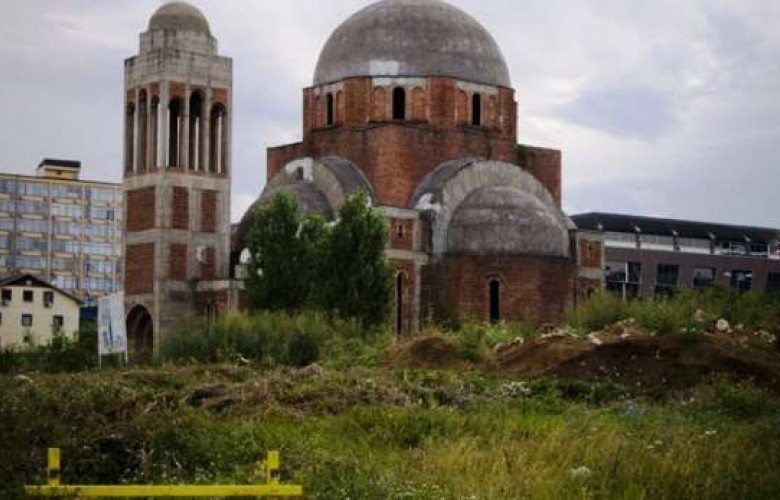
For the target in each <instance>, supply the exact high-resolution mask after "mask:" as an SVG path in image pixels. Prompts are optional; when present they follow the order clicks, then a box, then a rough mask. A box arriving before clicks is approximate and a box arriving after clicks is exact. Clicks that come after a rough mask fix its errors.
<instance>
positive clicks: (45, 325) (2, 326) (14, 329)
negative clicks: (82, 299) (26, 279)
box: [0, 285, 79, 349]
mask: <svg viewBox="0 0 780 500" xmlns="http://www.w3.org/2000/svg"><path fill="white" fill-rule="evenodd" d="M3 290H11V300H10V301H6V302H4V303H3V304H2V305H0V315H2V318H1V319H0V349H2V348H6V347H12V346H22V345H24V344H25V342H24V339H25V338H26V337H29V339H30V343H31V344H32V345H43V344H48V343H49V342H51V339H52V334H53V328H52V322H53V317H54V316H55V315H60V316H62V317H63V321H64V324H63V327H62V333H63V334H65V335H67V336H68V337H71V338H73V337H74V334H76V333H77V332H78V330H79V304H78V302H76V301H75V300H73V299H72V298H70V297H68V296H67V295H65V294H63V293H61V292H58V291H56V290H52V289H51V288H48V287H42V286H20V285H13V286H7V287H3ZM24 291H31V292H32V294H33V301H32V302H24V300H23V296H24V295H23V293H24ZM44 291H52V292H53V294H54V302H53V303H52V304H51V306H50V307H46V306H45V305H44V302H43V292H44ZM23 314H31V315H32V326H30V327H25V326H22V315H23Z"/></svg>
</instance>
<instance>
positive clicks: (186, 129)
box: [179, 85, 191, 170]
mask: <svg viewBox="0 0 780 500" xmlns="http://www.w3.org/2000/svg"><path fill="white" fill-rule="evenodd" d="M182 104H183V105H184V113H183V114H182V117H181V120H180V123H179V158H181V160H180V161H179V166H180V167H181V168H182V169H184V170H189V169H190V168H191V166H190V86H189V85H187V88H186V90H185V91H184V102H183V103H182Z"/></svg>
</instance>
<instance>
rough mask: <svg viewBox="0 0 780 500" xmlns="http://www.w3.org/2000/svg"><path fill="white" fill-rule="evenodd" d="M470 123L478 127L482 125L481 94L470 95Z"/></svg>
mask: <svg viewBox="0 0 780 500" xmlns="http://www.w3.org/2000/svg"><path fill="white" fill-rule="evenodd" d="M471 124H472V125H475V126H477V127H479V126H480V125H482V96H481V95H479V94H476V93H475V94H474V95H473V96H471Z"/></svg>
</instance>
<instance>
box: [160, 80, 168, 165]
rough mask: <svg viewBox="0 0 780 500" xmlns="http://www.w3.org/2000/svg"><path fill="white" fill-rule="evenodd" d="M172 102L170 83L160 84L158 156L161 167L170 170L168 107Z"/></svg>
mask: <svg viewBox="0 0 780 500" xmlns="http://www.w3.org/2000/svg"><path fill="white" fill-rule="evenodd" d="M170 100H171V84H170V82H161V84H160V142H159V143H158V144H157V155H158V156H159V157H160V165H161V166H162V167H164V168H168V166H169V165H170V164H171V162H170V158H169V156H168V141H169V140H170V133H171V131H170V124H171V115H170V113H171V112H170V110H169V109H168V106H169V105H170Z"/></svg>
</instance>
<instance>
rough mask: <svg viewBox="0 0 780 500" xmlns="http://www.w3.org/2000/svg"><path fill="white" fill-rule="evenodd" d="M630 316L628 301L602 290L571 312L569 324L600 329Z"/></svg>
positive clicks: (589, 329) (585, 328) (591, 329)
mask: <svg viewBox="0 0 780 500" xmlns="http://www.w3.org/2000/svg"><path fill="white" fill-rule="evenodd" d="M628 317H629V306H628V303H626V302H624V301H623V300H622V299H621V298H619V297H617V296H615V295H614V294H613V293H610V292H607V291H600V292H597V293H594V294H593V295H592V296H591V297H590V298H589V299H588V300H587V301H585V302H584V303H582V304H580V305H579V306H578V307H577V308H576V309H574V310H573V311H571V312H570V313H569V320H568V321H569V324H571V325H573V326H575V327H577V328H580V329H583V330H587V331H598V330H601V329H603V328H604V327H607V326H609V325H612V324H615V323H617V322H618V321H620V320H623V319H626V318H628Z"/></svg>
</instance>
